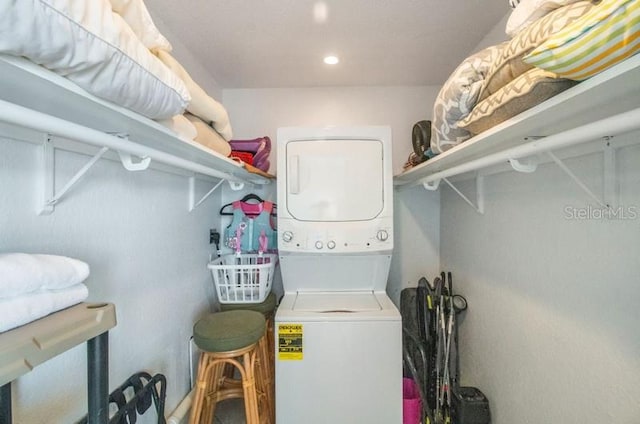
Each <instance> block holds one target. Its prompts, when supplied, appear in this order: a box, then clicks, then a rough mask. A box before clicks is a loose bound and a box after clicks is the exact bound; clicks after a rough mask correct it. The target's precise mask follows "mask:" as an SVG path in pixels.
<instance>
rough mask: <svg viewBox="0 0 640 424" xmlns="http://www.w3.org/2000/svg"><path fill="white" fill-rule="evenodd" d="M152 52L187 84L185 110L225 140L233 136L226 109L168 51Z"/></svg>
mask: <svg viewBox="0 0 640 424" xmlns="http://www.w3.org/2000/svg"><path fill="white" fill-rule="evenodd" d="M153 53H155V54H156V56H158V58H159V59H160V60H161V61H162V62H163V63H164V64H165V65H167V66H168V67H169V69H171V70H172V71H173V72H174V73H175V74H176V75H178V76H179V77H180V79H182V81H183V82H184V84H185V85H186V86H187V90H188V91H189V95H190V96H191V102H189V105H188V106H187V111H188V112H189V113H191V114H193V115H195V116H197V117H198V118H200V119H202V120H203V121H205V122H206V123H208V124H209V125H211V126H212V127H213V128H214V129H215V130H216V131H217V132H218V134H220V135H221V136H222V137H223V138H224V139H225V140H227V141H229V140H231V139H232V138H233V133H232V130H231V123H230V122H229V114H228V113H227V110H226V109H225V108H224V106H222V104H220V103H219V102H217V101H216V100H215V99H213V98H212V97H211V96H209V95H208V94H207V93H206V91H204V90H203V89H202V87H200V86H199V85H198V84H197V83H196V82H195V81H193V79H191V76H190V75H189V73H188V72H187V71H186V70H185V69H184V68H183V67H182V65H181V64H180V63H179V62H178V61H177V60H176V59H175V58H174V57H173V56H171V55H170V54H169V53H167V52H166V51H162V50H153Z"/></svg>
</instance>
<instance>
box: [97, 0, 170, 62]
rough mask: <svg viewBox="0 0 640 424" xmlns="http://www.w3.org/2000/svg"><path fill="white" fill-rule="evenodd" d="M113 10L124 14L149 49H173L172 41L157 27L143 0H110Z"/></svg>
mask: <svg viewBox="0 0 640 424" xmlns="http://www.w3.org/2000/svg"><path fill="white" fill-rule="evenodd" d="M109 1H110V2H111V7H112V8H113V11H114V12H116V13H117V14H118V15H120V16H122V19H124V20H125V22H126V23H128V24H129V26H130V27H131V29H132V30H133V32H134V33H135V34H136V36H137V37H138V39H139V40H140V41H142V44H144V45H145V46H146V47H147V48H148V49H149V50H151V49H158V50H166V51H168V52H170V51H171V49H172V47H171V43H169V40H167V39H166V38H165V37H164V36H163V35H162V34H161V33H160V31H159V30H158V28H156V25H155V24H154V23H153V19H151V15H150V14H149V10H148V9H147V6H145V4H144V2H143V1H142V0H109Z"/></svg>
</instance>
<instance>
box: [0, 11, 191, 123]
mask: <svg viewBox="0 0 640 424" xmlns="http://www.w3.org/2000/svg"><path fill="white" fill-rule="evenodd" d="M0 52H2V53H7V54H12V55H15V56H24V57H26V58H28V59H30V60H31V61H33V62H35V63H37V64H39V65H42V66H43V67H45V68H47V69H50V70H51V71H53V72H56V73H57V74H59V75H62V76H64V77H66V78H68V79H69V80H71V81H73V82H75V83H76V84H77V85H78V86H80V87H82V88H83V89H85V90H87V91H88V92H89V93H91V94H93V95H95V96H97V97H100V98H103V99H106V100H109V101H111V102H113V103H115V104H118V105H121V106H123V107H125V108H128V109H131V110H133V111H135V112H137V113H140V114H142V115H144V116H146V117H148V118H151V119H164V118H169V117H171V116H174V115H179V114H181V113H182V112H183V111H184V109H185V108H186V106H187V104H188V102H189V100H190V96H189V93H188V91H187V89H186V87H185V85H184V83H183V82H182V81H181V80H180V78H178V76H176V75H175V74H174V73H173V72H171V70H170V69H168V68H167V67H166V66H165V65H164V64H162V62H160V61H159V60H158V58H157V57H156V56H154V55H153V54H151V52H150V51H149V49H147V48H146V47H145V45H144V44H143V43H142V42H141V41H140V40H139V39H138V37H137V36H136V35H135V33H134V31H133V30H132V29H131V28H130V27H129V25H127V23H126V22H125V21H124V19H123V18H122V17H121V16H120V15H118V14H117V13H113V11H112V7H111V4H110V3H109V1H108V0H92V1H73V0H20V1H0Z"/></svg>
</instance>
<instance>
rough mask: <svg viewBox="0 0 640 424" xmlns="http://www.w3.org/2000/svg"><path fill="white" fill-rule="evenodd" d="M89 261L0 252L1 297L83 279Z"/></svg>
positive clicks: (61, 287)
mask: <svg viewBox="0 0 640 424" xmlns="http://www.w3.org/2000/svg"><path fill="white" fill-rule="evenodd" d="M88 276H89V265H88V264H86V263H85V262H82V261H80V260H78V259H73V258H69V257H66V256H58V255H43V254H28V253H2V254H0V300H2V301H4V300H5V298H11V297H14V296H19V295H24V294H27V293H32V292H35V291H38V290H59V289H64V288H67V287H70V286H73V285H76V284H78V283H81V282H83V281H84V280H85V279H86V278H87V277H88Z"/></svg>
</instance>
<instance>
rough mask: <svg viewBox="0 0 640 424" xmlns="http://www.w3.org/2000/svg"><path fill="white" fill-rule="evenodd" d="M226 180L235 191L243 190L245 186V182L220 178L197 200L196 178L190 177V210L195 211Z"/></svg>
mask: <svg viewBox="0 0 640 424" xmlns="http://www.w3.org/2000/svg"><path fill="white" fill-rule="evenodd" d="M225 182H227V183H228V184H229V187H230V188H231V190H233V191H238V190H242V189H243V188H244V183H236V182H233V181H228V180H220V181H218V182H217V183H216V184H215V185H214V186H213V188H212V189H211V190H209V191H208V192H207V193H206V194H205V195H204V196H202V197H201V198H200V200H198V201H197V202H196V178H195V177H189V212H193V210H194V209H195V208H197V207H198V206H200V205H201V204H202V202H204V201H205V200H207V198H208V197H209V196H211V195H212V194H213V192H214V191H216V190H217V189H218V188H219V187H220V186H221V185H222V184H223V183H225Z"/></svg>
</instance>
